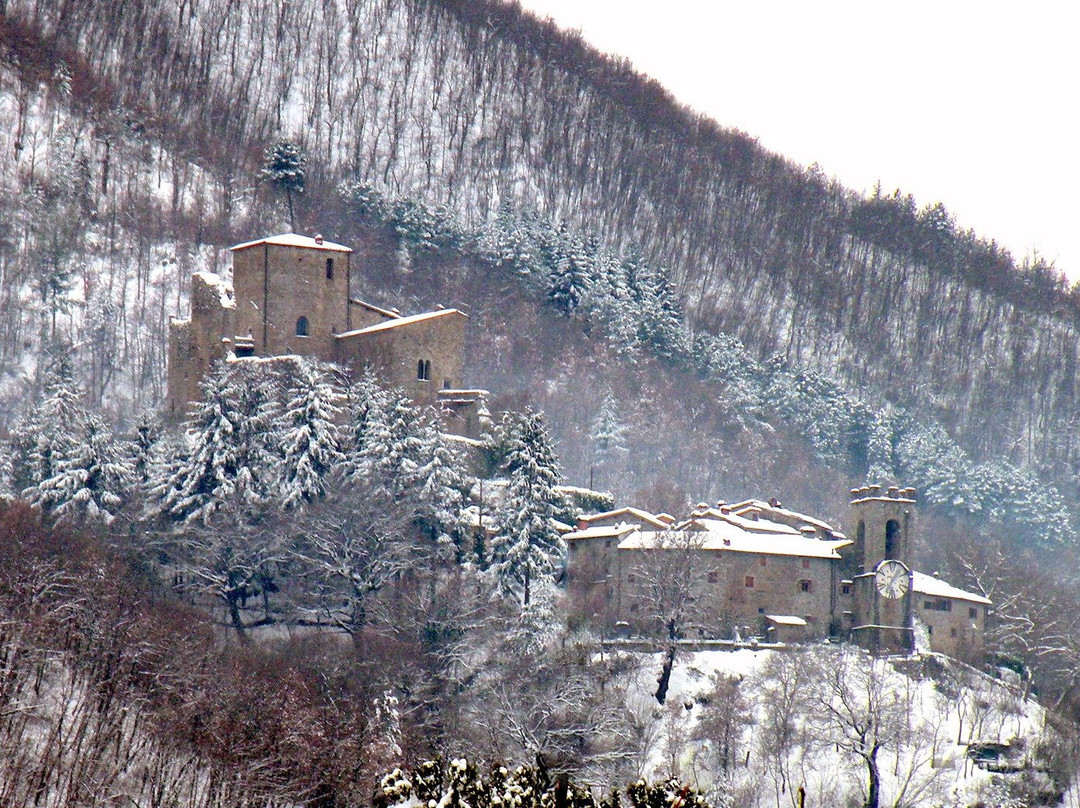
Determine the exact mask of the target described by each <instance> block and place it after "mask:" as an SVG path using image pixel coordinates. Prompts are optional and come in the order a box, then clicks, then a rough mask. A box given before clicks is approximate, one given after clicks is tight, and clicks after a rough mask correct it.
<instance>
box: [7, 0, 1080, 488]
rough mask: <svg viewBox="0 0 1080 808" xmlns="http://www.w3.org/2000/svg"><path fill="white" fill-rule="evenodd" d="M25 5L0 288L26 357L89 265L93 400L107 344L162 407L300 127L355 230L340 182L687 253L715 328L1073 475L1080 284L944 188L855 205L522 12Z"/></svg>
mask: <svg viewBox="0 0 1080 808" xmlns="http://www.w3.org/2000/svg"><path fill="white" fill-rule="evenodd" d="M3 13H4V16H3V31H2V33H3V42H4V53H5V60H4V64H5V67H4V75H5V79H4V87H5V104H4V105H3V107H2V108H0V112H2V114H3V115H4V119H5V122H6V123H10V124H11V125H10V126H6V127H5V134H4V135H0V159H3V161H4V176H5V182H6V183H8V185H9V190H10V191H11V194H9V195H8V196H7V198H6V200H5V207H6V208H7V210H6V213H7V214H8V220H9V221H11V222H13V223H18V229H16V230H15V231H13V232H12V235H11V236H9V238H7V239H6V241H5V245H4V249H3V250H2V251H0V261H2V262H3V267H4V272H5V277H6V278H15V277H17V276H20V275H35V274H36V277H34V278H33V280H32V281H31V282H30V284H29V288H28V291H23V290H20V289H19V288H18V287H17V286H16V285H15V284H14V283H5V284H4V299H3V300H0V309H2V312H0V316H2V320H3V328H4V332H5V338H4V340H3V349H2V357H0V359H2V361H3V362H4V364H5V368H6V369H7V371H8V373H9V374H16V375H17V374H18V373H19V368H20V367H21V366H22V364H23V362H24V360H25V358H26V356H27V351H26V346H27V345H32V344H34V343H35V342H37V338H38V336H39V335H40V334H42V333H48V332H49V329H50V327H53V328H54V327H55V323H54V321H55V314H54V313H55V311H56V310H57V309H58V308H62V307H63V306H64V305H70V299H69V296H68V295H65V294H64V293H62V290H63V289H64V287H65V283H68V281H69V280H70V276H72V275H81V276H83V277H82V279H83V281H84V284H83V289H82V290H80V291H81V293H82V294H81V295H80V296H79V298H80V300H79V302H81V303H83V304H85V309H84V310H83V311H80V312H79V313H78V316H80V317H82V316H85V318H86V320H85V322H86V324H87V327H86V332H87V333H86V334H85V335H84V336H86V337H89V338H92V339H94V340H97V343H94V344H95V350H94V352H93V356H87V358H86V360H85V361H86V363H87V365H88V367H87V369H86V372H87V375H88V377H90V379H91V386H92V387H93V388H95V391H96V393H97V396H98V398H100V399H108V398H109V396H110V394H112V390H111V388H110V385H112V384H113V383H114V382H115V381H116V379H115V378H114V374H112V373H110V371H109V370H108V369H107V368H104V367H98V366H97V365H99V364H100V363H101V360H100V359H99V358H97V357H100V356H101V355H102V354H103V353H104V354H108V353H110V352H111V353H112V354H113V355H118V354H122V353H124V352H125V351H127V352H130V353H131V354H132V356H133V359H134V360H135V361H134V362H133V363H129V364H127V365H126V370H127V371H128V372H130V373H132V374H133V376H134V381H136V384H135V385H133V386H132V389H134V391H135V392H134V397H135V398H136V400H137V401H138V403H139V404H140V405H141V404H144V403H152V402H153V401H155V400H157V398H158V397H159V396H160V393H161V384H162V374H161V370H160V368H161V365H162V364H163V361H162V357H163V353H162V342H163V339H164V320H165V318H166V317H167V316H168V314H169V313H170V312H171V311H181V310H182V306H181V304H180V303H179V299H180V297H181V296H182V295H183V294H184V292H185V289H186V282H187V281H186V277H187V276H188V274H189V272H190V270H191V269H192V268H194V267H197V266H199V265H201V264H205V263H208V262H209V263H213V262H214V261H215V259H214V258H213V257H212V251H209V250H207V249H206V248H205V247H204V246H202V245H207V244H209V245H212V246H215V247H220V246H221V245H223V244H225V243H227V242H228V241H229V240H230V239H232V238H239V237H241V236H247V235H250V234H251V233H252V232H253V231H254V232H258V231H260V230H261V229H263V228H264V227H265V226H267V225H268V224H269V223H270V222H271V221H273V220H274V214H273V212H272V210H271V208H270V207H269V206H268V204H267V202H268V200H267V199H266V194H265V189H261V188H258V187H256V186H255V184H254V177H256V176H257V166H258V161H259V160H260V159H261V154H262V150H263V148H264V147H265V146H266V145H267V144H268V143H269V142H271V141H272V140H273V139H274V138H276V137H278V136H279V135H282V134H284V135H287V136H289V137H293V138H295V139H296V140H298V141H299V142H300V143H302V145H303V147H304V148H305V149H306V150H307V152H308V153H309V155H310V156H311V167H310V173H311V178H310V185H309V192H308V195H307V199H306V200H305V204H304V205H303V206H302V209H301V212H300V220H301V223H302V224H303V225H304V226H307V227H311V228H318V229H326V230H330V229H331V228H332V227H335V226H338V225H339V224H340V222H338V221H335V219H336V218H337V217H336V212H335V210H334V207H335V205H334V203H332V202H327V201H326V200H328V199H330V198H331V197H332V196H333V195H332V194H331V193H330V191H331V189H333V188H334V187H335V186H336V184H337V182H338V181H339V180H340V179H342V178H345V177H349V176H357V177H358V178H359V179H360V180H361V181H362V182H365V183H368V184H371V185H373V186H376V187H378V188H380V189H381V190H382V191H383V192H384V193H386V194H387V195H389V196H394V197H410V198H414V199H418V200H422V201H426V202H427V203H428V204H432V205H436V204H445V205H446V206H448V208H449V209H450V210H452V211H454V212H455V214H456V215H457V216H458V217H459V218H461V219H462V220H463V221H464V222H465V223H466V224H467V225H468V226H470V227H475V226H478V225H479V224H480V223H481V222H483V221H488V220H490V219H491V218H493V217H494V216H495V215H496V213H497V211H498V210H499V208H500V207H501V206H502V205H503V204H504V203H508V204H510V205H511V206H512V207H514V208H517V209H519V210H527V209H535V210H538V211H540V212H541V213H542V214H543V215H545V216H547V217H549V218H551V219H553V220H558V221H565V222H567V223H568V224H569V225H570V226H572V227H574V228H576V229H578V230H580V231H582V232H586V231H587V232H595V233H598V234H601V236H602V238H603V239H604V240H605V242H607V243H608V244H609V245H610V246H612V247H613V248H616V249H622V248H629V247H633V248H635V249H638V250H640V251H641V252H642V254H643V255H644V256H645V257H647V258H648V259H649V260H650V261H651V262H652V263H653V264H655V265H658V266H666V267H668V270H669V272H670V276H671V279H672V282H673V285H674V289H675V291H676V293H677V295H678V297H679V298H680V300H681V301H682V304H683V306H684V310H685V313H686V318H687V322H688V323H689V325H690V326H691V327H692V328H693V329H696V330H700V331H716V330H718V329H721V330H723V331H725V332H726V333H728V334H730V335H731V336H733V337H735V338H737V339H739V340H740V341H741V342H742V343H744V344H745V345H746V346H747V348H748V350H749V351H750V352H751V354H753V355H754V356H755V357H756V359H758V360H765V359H768V358H769V357H770V356H772V355H774V354H778V355H779V356H781V357H783V358H784V359H785V360H786V361H788V362H790V363H791V364H792V365H793V366H795V367H803V368H806V369H808V370H815V371H819V372H822V373H824V374H825V375H826V376H828V377H831V378H833V379H835V380H836V381H838V382H840V383H841V384H842V385H845V386H849V387H850V388H851V389H854V390H858V391H859V394H860V395H861V396H863V397H864V398H866V399H867V400H871V401H890V402H892V403H893V404H897V405H901V406H903V407H904V408H905V409H906V410H909V411H911V412H914V413H915V414H917V415H918V416H920V417H932V418H934V419H936V420H938V421H939V422H940V423H942V424H943V425H944V426H945V428H946V429H947V430H948V431H949V432H951V433H952V434H953V435H954V436H955V437H956V438H957V439H958V440H959V441H960V443H961V445H962V446H964V447H965V448H966V449H968V450H969V451H970V452H972V453H973V456H974V457H975V458H976V459H977V460H981V459H989V458H1000V457H1005V458H1008V459H1010V460H1012V461H1014V462H1016V463H1019V464H1021V465H1030V466H1032V467H1033V468H1035V469H1036V470H1037V471H1038V472H1039V473H1040V474H1042V475H1045V476H1046V477H1047V478H1049V479H1052V480H1054V481H1055V482H1056V483H1057V484H1058V485H1060V486H1062V490H1063V491H1064V492H1065V493H1066V494H1067V495H1072V494H1074V493H1075V491H1076V477H1075V475H1076V471H1077V462H1080V458H1078V454H1077V452H1078V450H1077V448H1076V441H1075V439H1074V431H1075V424H1076V416H1077V380H1076V377H1075V367H1076V358H1077V350H1078V348H1077V345H1078V343H1077V339H1076V333H1075V330H1076V322H1077V321H1076V306H1075V303H1074V299H1075V298H1074V296H1073V295H1072V293H1071V292H1069V291H1068V290H1066V288H1065V286H1064V282H1063V280H1062V277H1061V275H1060V273H1058V272H1057V271H1055V270H1054V269H1053V268H1052V267H1047V266H1045V265H1043V264H1041V263H1040V262H1038V261H1037V260H1034V261H1026V260H1025V262H1024V263H1023V264H1020V265H1017V264H1016V262H1015V261H1014V259H1013V258H1012V257H1011V256H1009V255H1008V254H1006V253H1005V252H1003V251H1002V250H1001V249H1000V248H998V247H997V246H996V245H995V244H994V243H993V242H992V241H987V240H985V239H983V238H980V237H977V236H976V235H975V234H972V233H968V232H958V231H957V229H956V227H955V225H954V224H953V222H952V220H951V218H950V216H949V214H948V211H947V209H946V208H945V207H944V206H942V205H933V206H928V207H927V208H925V209H923V210H917V209H916V207H915V204H914V202H913V201H912V200H911V199H910V197H907V196H905V195H903V194H901V193H899V192H898V193H896V194H892V193H879V194H876V195H874V196H873V197H871V198H868V199H863V198H859V197H857V196H854V195H852V194H850V193H849V192H846V191H845V190H844V189H842V188H839V187H837V186H836V185H835V184H834V183H832V182H830V181H829V180H828V179H827V178H825V177H822V176H821V175H820V174H819V173H817V172H816V171H814V170H813V169H803V168H801V167H797V166H793V165H791V164H790V163H789V162H787V161H785V160H784V159H782V158H780V157H777V156H775V155H771V154H768V153H766V152H764V151H763V150H761V149H760V148H759V147H757V145H756V144H755V143H754V141H753V140H752V139H751V138H749V137H747V136H746V135H745V134H742V133H740V132H737V131H734V130H728V129H724V128H722V127H720V126H718V125H717V124H715V123H713V122H711V121H708V120H705V119H702V118H698V117H695V116H693V115H692V114H690V113H689V112H688V111H687V110H685V109H683V108H681V107H680V106H679V105H678V104H676V103H675V102H674V100H673V99H671V98H670V96H668V95H667V94H666V93H665V92H664V91H663V90H662V88H660V87H659V86H658V85H656V84H655V83H654V82H651V81H649V80H647V79H645V78H644V77H642V76H640V75H638V74H636V73H635V72H634V71H633V69H632V68H631V66H629V65H628V64H626V63H625V62H621V61H618V60H613V59H609V58H607V57H603V56H601V55H599V54H596V53H595V52H593V51H592V50H590V49H589V48H588V47H587V46H586V45H585V44H584V43H582V42H581V41H580V40H579V39H578V38H576V37H575V36H574V35H572V34H566V33H561V32H558V31H557V30H555V29H554V27H553V26H551V25H550V24H548V23H543V22H538V21H536V20H534V19H532V18H530V17H528V16H527V15H524V14H522V12H521V11H520V9H518V8H517V7H516V6H515V5H513V4H503V3H497V2H492V3H457V2H420V0H416V1H415V2H402V3H373V2H372V3H361V2H353V3H346V2H342V3H330V4H323V5H321V6H319V7H299V6H296V5H294V4H287V3H265V4H237V3H229V2H207V1H206V0H203V1H202V2H198V1H195V2H185V3H180V4H176V5H168V6H164V7H162V6H158V5H157V4H150V3H127V4H123V5H120V6H117V5H115V4H110V3H81V4H74V5H73V4H30V3H23V2H18V1H17V0H16V1H15V2H11V1H9V2H8V3H6V4H5V7H4V10H3ZM145 64H154V65H157V66H159V68H158V69H156V70H146V69H144V67H143V65H145ZM76 211H77V212H78V214H79V215H73V214H74V213H75V212H76ZM89 222H93V225H92V226H90V225H89V224H88V223H89ZM103 288H104V289H105V290H107V292H108V293H107V294H106V293H105V292H103V291H102V289H103ZM28 295H30V296H32V298H34V299H36V300H28V299H27V296H28ZM132 301H133V302H135V303H136V304H137V305H134V306H132V305H129V303H131V302H132ZM28 303H30V304H31V305H29V306H28V305H27V304H28ZM35 308H36V309H37V311H38V315H37V316H38V317H39V319H40V321H39V322H34V316H35V315H34V313H33V311H34V309H35ZM46 312H48V314H46ZM117 319H120V320H124V321H125V326H127V327H128V328H129V331H128V333H127V334H124V335H119V334H118V333H117V331H116V330H115V329H113V328H112V325H111V324H112V323H114V322H116V321H117ZM132 331H137V332H138V333H139V335H140V339H139V342H140V343H142V344H139V345H130V344H128V343H129V342H130V341H131V339H132V337H131V336H130V333H131V332H132ZM88 353H89V352H88ZM129 381H130V380H129ZM125 406H126V405H125Z"/></svg>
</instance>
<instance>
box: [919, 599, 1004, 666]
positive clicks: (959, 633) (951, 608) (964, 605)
mask: <svg viewBox="0 0 1080 808" xmlns="http://www.w3.org/2000/svg"><path fill="white" fill-rule="evenodd" d="M912 608H913V610H914V612H915V615H916V617H917V618H918V619H919V620H921V621H922V622H923V623H925V624H926V627H927V628H928V629H930V647H931V649H932V650H934V651H936V652H937V653H940V654H947V655H949V656H951V657H956V658H957V659H963V660H981V657H982V652H983V645H984V640H983V638H984V636H985V631H986V608H987V607H986V605H985V604H982V603H972V602H970V601H966V600H960V599H958V598H939V597H933V596H932V595H923V594H920V593H918V592H916V593H914V602H913V603H912Z"/></svg>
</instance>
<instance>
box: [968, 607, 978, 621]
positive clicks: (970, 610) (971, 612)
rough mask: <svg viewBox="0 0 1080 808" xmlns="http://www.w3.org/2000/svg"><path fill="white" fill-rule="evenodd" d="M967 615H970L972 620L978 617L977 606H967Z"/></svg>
mask: <svg viewBox="0 0 1080 808" xmlns="http://www.w3.org/2000/svg"><path fill="white" fill-rule="evenodd" d="M968 617H970V618H971V619H972V620H976V619H978V617H979V610H978V608H977V607H975V606H969V607H968Z"/></svg>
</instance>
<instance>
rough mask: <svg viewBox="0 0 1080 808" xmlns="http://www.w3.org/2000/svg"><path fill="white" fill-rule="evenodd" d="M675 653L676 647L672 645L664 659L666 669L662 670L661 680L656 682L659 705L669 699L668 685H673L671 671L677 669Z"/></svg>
mask: <svg viewBox="0 0 1080 808" xmlns="http://www.w3.org/2000/svg"><path fill="white" fill-rule="evenodd" d="M675 651H676V645H675V643H672V644H671V647H670V648H668V652H667V655H666V656H665V657H664V667H663V668H661V669H660V678H659V679H657V680H656V681H657V688H656V701H657V702H658V703H659V704H663V703H664V701H665V699H667V692H668V685H670V684H671V669H672V668H673V667H675Z"/></svg>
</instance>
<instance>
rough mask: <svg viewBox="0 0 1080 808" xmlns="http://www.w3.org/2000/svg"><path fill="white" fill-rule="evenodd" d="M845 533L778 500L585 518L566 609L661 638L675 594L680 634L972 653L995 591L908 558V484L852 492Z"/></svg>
mask: <svg viewBox="0 0 1080 808" xmlns="http://www.w3.org/2000/svg"><path fill="white" fill-rule="evenodd" d="M849 521H850V525H849V527H848V530H849V531H850V535H851V536H853V537H854V538H849V537H848V535H845V534H844V533H842V532H840V531H839V530H837V529H836V528H834V527H833V526H832V525H830V524H828V523H826V522H824V521H822V520H820V519H816V518H814V517H811V516H807V515H805V514H801V513H797V512H795V511H792V510H789V509H786V508H784V507H783V506H782V505H781V504H780V503H779V502H778V501H776V500H771V501H769V502H763V501H760V500H747V501H745V502H738V503H732V504H727V503H718V504H717V505H716V506H715V507H709V506H707V505H705V504H701V505H698V506H697V507H696V508H695V509H694V511H693V512H692V513H691V514H690V516H689V518H687V519H684V520H681V521H676V520H675V519H674V518H672V517H671V516H669V515H667V514H650V513H648V512H646V511H643V510H640V509H637V508H622V509H620V510H616V511H609V512H607V513H601V514H595V515H591V516H583V517H581V518H580V519H579V521H578V524H577V528H576V529H575V530H574V531H572V532H569V533H567V534H565V535H564V536H563V538H564V540H565V541H566V544H567V547H568V552H569V555H568V561H567V579H568V584H567V590H568V593H569V594H570V597H571V601H572V604H573V605H572V607H571V608H572V609H573V610H574V611H576V612H577V613H578V614H580V615H581V616H582V617H584V618H586V619H589V620H591V621H592V622H593V623H594V624H595V625H596V626H597V627H598V628H601V629H602V630H604V631H605V633H615V634H618V633H620V632H623V633H644V634H656V633H657V632H660V633H664V632H668V631H670V629H671V627H670V626H663V625H659V624H658V621H660V620H661V619H662V618H661V617H660V612H666V613H667V614H670V613H671V611H670V606H671V605H672V604H664V603H661V602H660V601H664V600H672V601H674V600H677V599H679V598H682V599H683V601H684V604H683V607H682V608H683V609H684V611H685V613H686V614H687V615H692V617H690V618H689V619H687V620H686V621H685V625H683V626H681V627H680V633H681V635H682V636H683V638H685V639H688V640H696V639H719V640H723V639H730V638H736V637H748V636H754V637H764V638H766V639H767V640H773V641H777V642H785V643H789V642H801V641H814V640H821V639H825V638H829V637H831V638H835V639H842V640H851V641H853V642H856V643H858V644H859V645H861V646H863V647H865V648H868V649H871V650H877V651H889V652H899V653H909V652H911V651H913V650H931V651H935V652H940V653H944V654H948V655H950V656H954V657H957V658H960V659H970V660H975V659H978V658H980V657H981V655H982V651H983V635H984V629H985V621H986V613H987V609H988V608H989V607H990V606H991V603H990V601H989V600H988V599H987V598H984V597H982V596H981V595H978V594H975V593H973V592H966V591H964V590H962V589H958V588H957V587H954V586H951V585H950V584H948V583H946V582H945V581H943V580H941V579H939V578H936V577H934V576H931V575H926V574H924V573H921V572H917V571H915V570H913V569H912V567H911V551H912V548H913V544H914V541H913V540H914V536H915V531H916V501H915V491H914V489H911V488H899V487H895V486H894V487H890V488H888V489H886V490H882V489H881V487H880V486H876V485H875V486H866V487H863V488H858V489H854V490H852V492H851V504H850V509H849Z"/></svg>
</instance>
